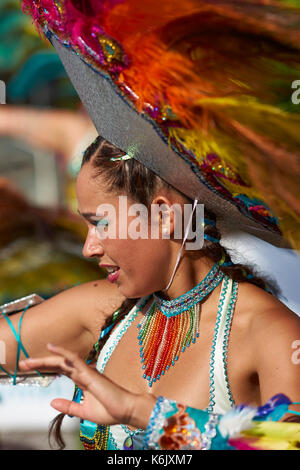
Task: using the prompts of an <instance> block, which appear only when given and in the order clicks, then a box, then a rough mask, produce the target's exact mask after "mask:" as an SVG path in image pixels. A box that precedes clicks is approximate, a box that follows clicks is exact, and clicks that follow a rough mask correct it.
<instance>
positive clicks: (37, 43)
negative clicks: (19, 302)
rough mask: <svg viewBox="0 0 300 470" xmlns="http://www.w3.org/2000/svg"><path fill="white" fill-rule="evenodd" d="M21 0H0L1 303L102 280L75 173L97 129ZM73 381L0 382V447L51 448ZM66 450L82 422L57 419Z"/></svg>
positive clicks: (76, 439)
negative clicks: (57, 402)
mask: <svg viewBox="0 0 300 470" xmlns="http://www.w3.org/2000/svg"><path fill="white" fill-rule="evenodd" d="M20 4H21V2H20V1H19V0H1V3H0V80H2V81H3V82H4V83H5V86H6V104H3V105H0V305H3V304H5V303H7V302H10V301H13V300H15V299H18V298H20V297H24V296H26V295H29V294H32V293H37V294H39V295H41V296H42V297H43V298H45V299H46V298H48V297H51V296H52V295H54V294H56V293H58V292H60V291H62V290H64V289H67V288H69V287H72V286H74V285H77V284H80V283H83V282H87V281H90V280H94V279H99V278H101V277H104V273H102V272H101V271H100V270H99V267H98V266H97V265H96V264H94V263H93V262H92V261H88V260H86V259H84V258H83V256H82V253H81V250H82V243H83V240H84V237H85V226H84V224H83V222H82V220H81V219H80V218H79V216H78V214H77V205H76V198H75V178H76V174H77V172H78V170H79V168H80V163H81V159H82V152H83V151H84V149H85V148H86V147H87V146H88V145H89V144H90V143H91V142H92V141H93V140H94V139H95V137H96V135H97V134H96V130H95V128H94V126H93V124H92V123H91V121H90V120H89V117H88V116H87V114H86V112H85V110H84V109H83V108H82V106H81V104H80V102H79V100H78V98H77V95H76V93H75V91H74V89H73V87H72V85H71V83H70V81H69V79H68V78H67V76H66V74H65V71H64V68H63V66H62V64H61V62H60V60H59V58H58V56H57V55H56V53H55V52H54V51H53V49H52V47H50V46H49V45H48V42H47V41H45V40H43V39H41V38H40V37H39V36H38V34H37V32H36V31H35V29H34V27H33V26H32V24H31V20H30V18H29V17H28V16H25V15H24V14H23V13H22V10H21V6H20ZM73 388H74V387H73V383H72V382H71V381H70V380H69V379H67V378H58V379H56V380H55V381H54V382H53V383H52V384H51V385H50V386H49V387H47V388H39V387H32V386H30V387H28V386H16V387H14V386H7V385H5V386H3V385H0V416H1V419H0V449H49V444H48V438H47V434H48V426H49V423H50V421H51V419H52V418H54V417H55V416H56V415H57V412H56V411H55V410H54V409H53V408H51V407H50V401H51V399H53V398H55V397H65V398H71V397H72V395H73ZM63 430H64V432H63V434H64V437H65V439H66V443H67V447H66V449H77V448H81V444H80V443H79V436H78V434H79V433H78V430H79V423H78V420H77V419H76V418H73V419H71V418H67V419H66V420H65V423H64V425H63Z"/></svg>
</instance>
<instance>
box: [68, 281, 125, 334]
mask: <svg viewBox="0 0 300 470" xmlns="http://www.w3.org/2000/svg"><path fill="white" fill-rule="evenodd" d="M75 289H76V297H77V298H78V301H79V302H80V303H81V310H82V312H83V322H84V323H86V326H87V327H88V329H90V328H89V325H90V323H93V322H96V323H98V324H99V322H101V320H102V321H103V322H104V321H105V319H106V318H107V317H109V316H110V315H112V313H113V312H115V311H116V310H117V309H118V308H119V307H120V305H121V304H122V303H123V301H124V300H125V299H126V297H124V296H123V295H122V294H121V293H120V292H119V290H118V288H117V286H116V285H115V284H112V283H111V282H109V281H108V280H106V279H99V280H96V281H91V282H87V283H85V284H81V285H80V286H76V288H75ZM74 294H75V291H74Z"/></svg>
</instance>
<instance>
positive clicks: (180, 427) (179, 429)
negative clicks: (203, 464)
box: [158, 404, 203, 450]
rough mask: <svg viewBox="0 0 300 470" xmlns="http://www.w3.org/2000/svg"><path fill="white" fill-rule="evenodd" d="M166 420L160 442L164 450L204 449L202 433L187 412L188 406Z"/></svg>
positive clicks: (179, 406) (182, 407)
mask: <svg viewBox="0 0 300 470" xmlns="http://www.w3.org/2000/svg"><path fill="white" fill-rule="evenodd" d="M177 407H178V411H177V413H175V414H174V415H173V416H171V417H170V418H168V419H167V420H166V421H165V422H164V426H163V435H162V436H161V437H160V439H159V441H158V444H159V447H160V448H161V449H162V450H202V449H203V441H202V435H201V432H200V431H199V429H198V428H197V425H196V422H195V421H194V420H193V419H192V418H191V417H190V416H189V414H188V413H187V412H186V406H183V405H180V404H179V405H177Z"/></svg>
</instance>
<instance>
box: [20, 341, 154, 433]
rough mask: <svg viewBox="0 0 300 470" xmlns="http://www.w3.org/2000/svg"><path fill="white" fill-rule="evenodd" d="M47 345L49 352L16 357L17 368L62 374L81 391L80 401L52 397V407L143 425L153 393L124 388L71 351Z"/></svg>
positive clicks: (104, 420)
mask: <svg viewBox="0 0 300 470" xmlns="http://www.w3.org/2000/svg"><path fill="white" fill-rule="evenodd" d="M47 348H48V349H49V351H51V352H52V353H53V355H52V356H47V357H42V358H37V359H33V358H29V359H26V360H23V361H20V363H19V366H20V368H21V369H23V370H24V371H29V370H36V369H38V370H40V371H51V372H57V373H58V374H63V375H66V376H68V377H70V379H72V380H73V381H74V382H75V384H76V385H78V387H80V388H81V389H82V391H83V395H84V400H83V403H75V402H73V401H70V400H65V399H55V400H52V402H51V406H52V407H53V408H55V409H57V410H58V411H60V412H61V413H66V414H68V415H72V416H78V417H79V418H83V419H87V420H89V421H92V422H94V423H98V424H107V425H111V424H129V425H132V426H134V427H140V428H144V429H145V428H146V426H147V423H148V420H149V417H150V414H151V411H152V408H153V407H154V405H155V402H156V398H155V397H153V396H152V395H149V394H145V395H136V394H133V393H131V392H128V391H127V390H125V389H124V388H122V387H120V386H119V385H117V384H115V383H114V382H112V381H111V380H110V379H108V378H107V377H105V376H104V375H102V374H100V373H99V372H98V371H97V370H95V369H94V368H92V367H90V366H88V365H87V364H86V363H85V362H84V361H83V360H82V359H80V357H79V356H78V355H77V354H74V353H73V352H71V351H68V350H66V349H64V348H62V347H57V346H54V345H50V344H48V346H47Z"/></svg>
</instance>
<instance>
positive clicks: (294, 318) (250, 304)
mask: <svg viewBox="0 0 300 470" xmlns="http://www.w3.org/2000/svg"><path fill="white" fill-rule="evenodd" d="M237 306H238V309H239V311H240V314H241V316H244V317H246V319H247V323H248V327H249V328H251V329H252V331H253V332H255V331H256V330H260V329H261V328H266V327H268V328H269V329H273V328H278V327H279V325H281V326H283V325H286V326H288V325H292V326H296V325H300V318H299V317H298V315H297V314H296V313H294V312H293V311H292V310H290V309H289V308H288V307H287V306H286V305H284V304H283V303H282V302H281V301H280V300H278V299H277V298H276V297H274V296H273V295H271V294H269V293H268V292H266V291H264V290H263V289H261V288H259V287H257V286H255V285H253V284H250V283H248V282H243V283H240V284H239V294H238V301H237Z"/></svg>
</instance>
